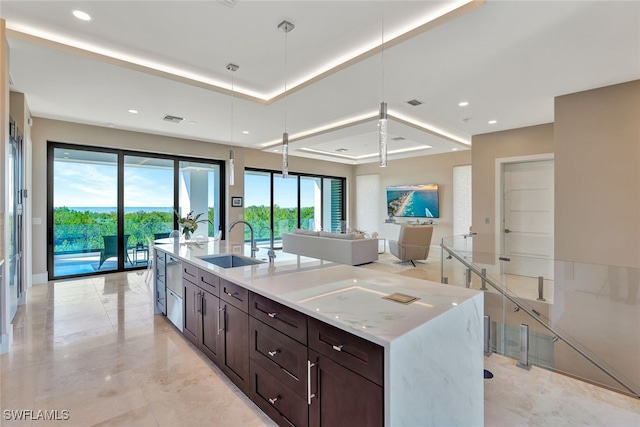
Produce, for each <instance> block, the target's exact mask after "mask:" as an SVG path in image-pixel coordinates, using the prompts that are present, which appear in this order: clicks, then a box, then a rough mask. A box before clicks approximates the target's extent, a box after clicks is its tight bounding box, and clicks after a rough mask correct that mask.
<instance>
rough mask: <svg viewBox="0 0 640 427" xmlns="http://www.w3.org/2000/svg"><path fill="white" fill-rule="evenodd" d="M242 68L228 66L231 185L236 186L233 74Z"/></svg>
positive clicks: (232, 65)
mask: <svg viewBox="0 0 640 427" xmlns="http://www.w3.org/2000/svg"><path fill="white" fill-rule="evenodd" d="M238 68H240V67H239V66H238V65H236V64H231V63H229V64H228V65H227V70H229V71H230V72H231V149H230V150H229V185H234V184H235V183H236V164H235V163H236V153H235V152H234V151H233V107H234V99H235V96H234V95H235V92H234V91H233V73H235V72H236V71H238Z"/></svg>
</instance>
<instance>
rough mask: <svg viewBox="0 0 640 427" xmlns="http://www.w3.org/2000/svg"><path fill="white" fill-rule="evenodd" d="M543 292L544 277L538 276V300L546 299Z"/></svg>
mask: <svg viewBox="0 0 640 427" xmlns="http://www.w3.org/2000/svg"><path fill="white" fill-rule="evenodd" d="M543 293H544V277H542V276H538V301H546V300H545V299H544V296H543Z"/></svg>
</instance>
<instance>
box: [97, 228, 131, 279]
mask: <svg viewBox="0 0 640 427" xmlns="http://www.w3.org/2000/svg"><path fill="white" fill-rule="evenodd" d="M129 236H130V234H125V236H124V247H125V251H124V256H125V260H128V261H129V262H131V260H129V252H128V251H127V242H128V241H129ZM102 240H103V241H104V249H102V250H101V251H100V264H99V265H98V270H100V268H102V264H104V262H105V261H106V260H108V259H109V258H112V257H117V256H118V236H102Z"/></svg>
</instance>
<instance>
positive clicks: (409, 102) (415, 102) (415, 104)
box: [407, 99, 424, 107]
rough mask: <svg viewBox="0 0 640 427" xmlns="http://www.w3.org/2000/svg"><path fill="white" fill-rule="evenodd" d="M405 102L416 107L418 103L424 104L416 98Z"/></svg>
mask: <svg viewBox="0 0 640 427" xmlns="http://www.w3.org/2000/svg"><path fill="white" fill-rule="evenodd" d="M407 104H409V105H411V106H412V107H417V106H418V105H422V104H424V102H422V101H418V100H417V99H412V100H411V101H407Z"/></svg>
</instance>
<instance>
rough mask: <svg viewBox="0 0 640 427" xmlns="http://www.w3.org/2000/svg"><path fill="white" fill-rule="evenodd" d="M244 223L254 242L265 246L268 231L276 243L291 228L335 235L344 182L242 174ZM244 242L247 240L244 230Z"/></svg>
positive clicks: (340, 217)
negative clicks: (249, 227) (254, 235)
mask: <svg viewBox="0 0 640 427" xmlns="http://www.w3.org/2000/svg"><path fill="white" fill-rule="evenodd" d="M244 182H245V193H244V201H245V210H244V217H245V220H246V221H248V222H250V223H251V224H252V225H253V227H254V230H255V231H256V242H258V244H262V245H264V244H267V243H268V241H269V229H273V231H274V239H276V241H280V239H281V238H282V234H283V233H289V232H291V231H292V230H293V229H294V228H305V229H308V230H327V231H329V230H331V231H338V230H339V229H340V226H341V224H343V223H344V220H345V208H344V207H345V191H344V187H345V179H344V178H336V177H323V176H313V175H303V174H289V176H288V177H287V178H283V177H282V174H281V173H280V172H273V171H265V170H257V169H246V170H245V181H244ZM245 240H246V241H248V240H249V234H248V231H247V230H245Z"/></svg>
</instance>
